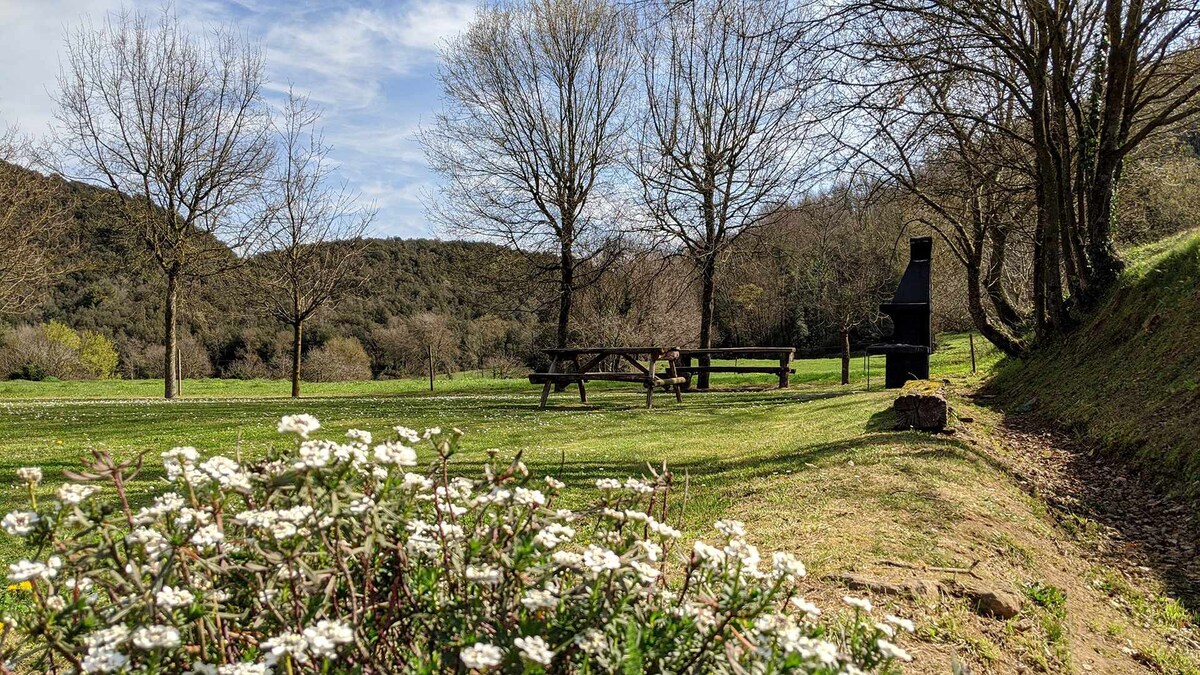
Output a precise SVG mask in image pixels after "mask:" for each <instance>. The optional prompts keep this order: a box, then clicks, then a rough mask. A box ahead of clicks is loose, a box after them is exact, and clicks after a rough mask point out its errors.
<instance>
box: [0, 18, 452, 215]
mask: <svg viewBox="0 0 1200 675" xmlns="http://www.w3.org/2000/svg"><path fill="white" fill-rule="evenodd" d="M123 6H124V7H130V8H134V9H140V10H144V11H148V12H152V13H153V12H157V11H159V10H160V9H161V7H162V6H163V3H162V2H161V0H152V1H151V0H124V1H122V0H0V128H2V127H3V126H6V125H11V124H16V125H17V126H18V127H19V128H20V130H21V131H23V132H25V133H27V134H30V135H32V136H35V137H37V136H40V135H44V134H46V133H47V130H48V128H49V126H48V125H49V124H50V123H51V122H52V120H53V101H52V94H53V91H54V90H55V89H56V87H57V76H58V72H59V62H60V55H61V53H62V51H63V35H64V32H65V31H66V30H67V29H71V28H74V27H76V26H78V25H80V24H81V23H82V22H84V21H87V20H91V21H93V22H99V21H100V20H102V19H103V18H104V15H105V13H106V12H112V11H118V10H120V9H121V8H122V7H123ZM174 8H175V11H176V13H177V14H178V15H179V17H180V19H181V20H182V21H183V22H184V23H185V24H186V25H187V26H188V27H189V28H191V29H193V30H204V29H205V28H206V27H209V26H219V25H232V26H235V27H236V28H237V29H238V30H240V31H241V32H242V33H243V35H245V37H246V38H248V39H249V40H251V41H254V42H257V43H258V44H259V46H260V47H261V49H262V51H263V55H264V58H265V61H266V70H267V77H268V79H269V84H268V92H269V95H270V96H272V97H275V98H279V97H282V96H284V95H286V92H287V89H288V86H289V85H291V86H293V87H294V88H295V90H296V91H297V92H299V93H303V94H307V95H308V96H309V97H310V99H311V100H312V101H313V102H314V103H316V104H318V105H320V106H321V108H322V109H323V110H324V115H323V118H322V123H323V126H324V131H325V139H326V141H327V142H328V143H329V145H331V146H332V148H333V149H332V152H331V153H330V154H331V158H332V159H333V160H335V161H336V162H338V164H339V173H340V177H341V178H343V179H345V180H346V182H347V183H348V184H349V186H350V187H351V188H352V189H354V190H357V191H358V192H359V193H360V194H361V195H362V197H363V200H364V201H365V202H368V203H371V202H373V203H374V204H375V205H376V206H377V207H378V209H379V213H378V216H377V217H376V219H375V223H374V225H373V227H372V231H371V234H372V235H374V236H385V237H390V236H399V237H430V236H434V235H435V234H436V233H435V232H434V231H433V229H432V228H431V226H430V225H429V224H428V222H427V220H426V218H425V214H424V209H423V207H422V205H421V197H422V195H423V194H424V193H425V192H427V190H428V188H429V187H430V186H431V185H432V184H433V181H434V180H436V179H435V177H434V176H433V174H432V173H431V172H430V170H429V168H428V166H427V165H426V163H425V158H424V155H423V153H422V152H421V148H420V146H419V145H418V144H417V142H416V139H415V132H416V131H417V130H418V129H419V128H420V125H421V124H428V123H430V122H431V120H432V116H433V114H434V112H435V111H436V110H437V108H438V106H439V103H438V99H439V95H440V89H439V84H438V81H437V63H438V48H439V46H440V45H442V44H443V43H444V41H445V40H446V39H448V38H450V37H453V36H454V35H456V34H458V33H459V32H461V31H462V30H464V29H465V28H466V27H467V25H468V24H469V23H470V21H471V18H472V14H473V8H474V2H472V1H465V0H176V2H175V3H174Z"/></svg>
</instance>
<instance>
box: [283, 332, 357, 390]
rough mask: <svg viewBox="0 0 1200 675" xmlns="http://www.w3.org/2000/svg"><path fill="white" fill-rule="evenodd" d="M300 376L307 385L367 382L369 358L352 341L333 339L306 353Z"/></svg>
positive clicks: (341, 338)
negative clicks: (310, 383) (312, 383)
mask: <svg viewBox="0 0 1200 675" xmlns="http://www.w3.org/2000/svg"><path fill="white" fill-rule="evenodd" d="M300 374H301V376H302V377H303V378H304V379H305V380H308V381H310V382H351V381H357V380H369V379H371V357H370V356H367V351H366V350H365V349H363V346H362V343H361V342H359V341H358V340H357V339H355V338H352V337H336V338H333V339H331V340H329V341H328V342H326V343H325V344H323V345H321V346H320V347H317V348H316V349H314V350H312V351H311V352H309V353H308V358H307V359H305V362H304V367H303V369H302V370H301V371H300Z"/></svg>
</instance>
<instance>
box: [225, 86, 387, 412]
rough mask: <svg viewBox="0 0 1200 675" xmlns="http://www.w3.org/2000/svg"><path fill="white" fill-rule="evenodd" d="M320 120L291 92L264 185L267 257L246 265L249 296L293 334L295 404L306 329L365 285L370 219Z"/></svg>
mask: <svg viewBox="0 0 1200 675" xmlns="http://www.w3.org/2000/svg"><path fill="white" fill-rule="evenodd" d="M319 121H320V111H318V110H317V109H316V108H315V107H313V106H312V105H311V104H310V103H309V100H308V98H307V97H303V96H299V95H296V94H295V93H292V92H289V94H288V98H287V101H286V102H285V103H284V106H283V110H282V112H281V113H280V116H279V118H278V120H277V121H276V123H275V124H274V127H275V129H276V134H277V136H278V139H279V143H278V145H279V152H278V162H277V165H276V167H275V168H274V171H273V172H272V174H271V177H270V180H269V182H268V184H267V194H268V195H269V204H268V206H267V208H266V213H267V216H266V219H265V223H266V225H265V228H264V238H263V245H264V247H265V248H266V251H265V252H264V253H262V254H261V255H258V256H256V257H255V258H254V260H253V261H252V262H251V263H250V265H249V269H250V271H251V275H250V277H251V279H252V280H253V281H254V283H253V290H252V291H251V294H250V297H251V298H254V299H257V300H259V301H261V302H263V303H264V304H265V305H266V307H267V309H268V311H270V312H271V314H272V315H273V316H274V317H275V318H277V319H278V320H279V321H282V322H283V323H285V324H287V325H288V326H290V327H291V329H292V367H291V377H292V398H299V396H300V364H301V360H300V357H301V353H302V352H303V340H304V323H305V322H306V321H308V319H309V318H310V317H312V316H313V314H315V313H316V312H317V311H318V310H319V309H321V308H322V307H325V306H328V305H332V304H334V303H336V302H337V301H338V300H339V299H340V298H341V297H342V296H343V295H345V293H346V292H348V291H349V290H351V289H352V288H354V287H356V286H357V285H359V284H360V283H361V282H362V281H364V280H363V279H362V278H361V276H360V275H359V274H358V263H359V262H361V260H362V255H363V250H364V245H363V241H362V237H363V234H364V233H365V232H366V230H367V228H368V227H369V226H370V224H371V221H372V219H373V218H374V216H375V212H374V210H373V209H369V208H362V207H360V206H359V204H358V198H357V196H356V195H354V194H353V193H351V192H350V191H349V190H348V189H347V188H346V186H345V185H344V184H339V183H337V182H335V181H334V180H333V169H334V164H333V163H332V162H331V161H330V159H329V151H330V147H329V146H328V145H326V144H325V142H324V139H323V137H322V135H321V133H320V131H319V129H318V128H317V125H318V123H319Z"/></svg>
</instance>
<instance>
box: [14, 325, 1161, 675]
mask: <svg viewBox="0 0 1200 675" xmlns="http://www.w3.org/2000/svg"><path fill="white" fill-rule="evenodd" d="M967 344H968V341H967V337H966V336H965V335H949V336H942V339H941V340H940V349H939V351H938V352H937V353H936V354H935V355H934V357H933V359H932V368H931V370H932V375H933V377H935V378H950V379H952V380H953V381H954V382H955V383H956V384H960V385H972V384H974V383H976V382H977V381H978V378H981V377H983V375H984V373H986V372H988V371H989V370H990V369H991V368H992V366H993V365H994V364H995V363H996V361H997V360H998V355H997V354H996V353H995V352H994V350H992V349H991V348H990V347H988V346H987V345H985V344H984V343H983V341H982V340H978V339H977V340H976V345H977V347H979V354H978V363H979V369H980V372H979V375H972V374H971V372H970V370H971V369H970V358H969V350H968V347H967ZM852 365H853V369H852V377H853V383H852V384H851V385H849V386H842V385H840V384H838V378H839V376H840V368H841V364H840V361H839V360H838V359H813V360H805V361H800V362H798V363H796V370H797V373H796V375H794V376H793V378H792V382H793V386H792V387H791V388H790V389H787V390H779V389H777V388H775V386H774V385H775V379H774V378H773V377H771V376H732V375H722V376H719V377H716V378H715V380H714V381H715V384H716V387H715V390H714V391H712V392H709V393H703V394H702V393H688V394H685V396H684V400H683V402H682V403H676V402H675V400H674V397H673V396H670V395H665V394H663V395H657V396H656V406H655V408H654V409H653V410H646V409H645V408H644V402H645V399H644V394H643V392H642V390H641V388H640V387H638V386H631V385H628V384H621V383H599V382H597V383H593V384H592V385H590V386H589V392H588V393H589V396H588V398H589V402H588V403H587V404H586V405H585V404H581V403H579V401H578V396H577V393H576V392H575V390H574V389H573V388H572V389H568V390H567V391H565V392H562V393H557V394H553V395H552V396H551V399H550V402H551V406H550V407H549V408H548V409H545V410H539V409H538V408H537V404H538V394H539V390H540V388H539V387H534V386H532V385H529V384H528V382H526V381H525V380H493V379H487V378H483V377H480V376H478V375H474V376H472V375H465V374H464V375H459V376H455V377H454V378H453V379H452V380H446V379H445V378H439V379H438V381H437V383H436V391H434V392H433V393H430V392H429V391H428V390H427V388H428V382H427V381H425V380H420V379H414V380H396V381H387V382H358V383H346V384H309V385H306V388H305V392H306V395H305V398H303V399H301V400H299V401H293V400H291V399H289V398H287V397H286V392H287V384H286V383H283V382H265V381H263V382H237V381H218V380H211V381H210V380H206V381H196V382H193V381H185V382H184V388H183V389H184V392H185V398H184V399H183V400H179V401H174V402H165V401H162V400H161V399H158V398H157V396H158V387H159V386H160V384H159V383H158V382H129V381H116V382H58V383H29V382H6V383H0V509H2V511H0V512H4V511H7V510H9V509H12V508H19V507H21V506H23V505H24V504H26V502H27V496H26V494H25V490H24V489H23V488H22V486H20V485H18V484H17V481H16V475H15V473H16V470H17V468H19V467H21V466H33V465H36V466H41V467H42V468H43V469H44V471H45V474H46V481H45V483H44V484H43V485H42V486H41V488H40V492H41V493H42V494H43V495H45V496H47V497H48V496H49V495H51V494H52V493H53V490H54V487H55V486H56V485H57V484H58V483H60V482H61V481H62V478H61V475H62V474H61V472H62V470H64V469H73V468H76V467H78V466H79V465H80V461H81V460H82V459H84V458H86V457H87V456H88V455H89V453H90V451H92V450H100V451H106V452H110V453H112V454H113V455H115V456H116V457H117V458H119V459H131V458H133V457H135V456H137V455H138V454H139V453H146V454H147V463H146V467H147V468H146V470H144V471H143V473H142V474H141V475H140V476H139V477H138V479H137V480H136V481H134V483H133V484H132V489H133V491H134V494H135V500H137V501H144V500H146V499H148V496H149V494H151V493H152V492H155V491H159V490H161V489H163V488H164V487H165V484H164V482H163V481H162V472H161V464H160V462H159V459H158V454H159V453H161V452H163V451H165V450H167V449H169V448H171V447H173V446H177V445H193V446H196V447H197V448H199V449H200V450H201V452H202V453H205V454H215V453H222V454H226V455H230V456H234V455H237V456H240V457H242V458H247V459H248V458H253V457H255V456H260V455H261V454H263V453H264V452H266V451H267V450H268V449H269V448H270V447H271V445H272V444H274V443H293V442H294V441H293V440H290V439H287V438H283V437H281V436H279V435H278V434H277V433H276V432H275V426H276V422H277V421H278V419H279V417H280V416H281V415H285V414H289V413H295V412H308V413H312V414H314V415H316V416H317V417H319V418H320V419H321V422H322V425H323V428H322V430H321V431H320V432H318V436H323V437H329V438H338V437H341V436H342V434H344V433H345V431H346V430H348V429H351V428H359V429H367V430H370V431H373V432H376V433H377V434H379V435H383V434H386V433H388V431H389V429H390V427H392V426H393V425H396V424H404V425H407V426H410V427H416V428H421V427H426V426H442V427H449V426H454V427H458V428H460V429H462V430H464V431H465V432H466V437H465V439H464V449H463V453H462V454H461V455H460V456H459V457H458V458H457V459H456V460H455V462H456V466H457V467H458V470H459V471H461V472H463V473H476V472H477V471H478V467H479V462H480V460H482V459H483V458H484V457H486V454H487V451H488V450H489V449H493V448H495V449H498V450H499V452H500V453H501V455H502V456H512V455H515V454H516V453H518V452H520V453H522V456H523V458H524V460H525V461H526V462H527V463H528V464H529V466H530V468H531V470H532V471H533V472H534V473H535V474H539V475H540V474H553V475H556V476H559V477H560V478H561V479H563V480H565V481H566V482H567V483H568V485H569V486H570V488H571V489H570V491H569V493H568V495H569V496H568V500H569V501H570V502H573V503H579V502H581V501H584V500H587V499H589V498H590V497H591V496H593V495H594V493H595V489H594V483H595V480H596V479H597V478H600V477H615V478H624V477H626V476H630V475H639V474H642V473H643V472H644V471H645V470H646V465H647V463H650V464H653V465H655V466H661V465H662V464H663V463H666V465H667V466H668V467H669V468H670V470H671V471H672V472H673V473H674V476H675V488H674V492H673V497H672V504H673V506H672V512H671V513H670V520H671V521H672V523H673V524H675V525H677V526H678V527H680V528H681V529H683V530H684V532H685V536H687V537H688V538H689V539H690V538H709V539H711V538H712V536H713V535H712V529H711V528H712V523H713V521H715V520H717V519H719V518H736V519H739V520H743V521H745V522H746V523H747V527H748V529H749V531H750V537H751V539H752V540H753V541H754V542H755V543H756V544H758V545H760V546H761V547H763V548H764V549H765V550H767V551H773V550H788V551H792V552H794V553H797V554H799V555H800V556H802V557H803V559H804V560H805V561H806V563H807V564H808V567H809V571H810V575H809V581H808V582H806V584H807V585H806V587H805V588H804V589H803V592H804V594H805V595H806V597H809V598H811V599H813V600H815V601H817V602H818V603H820V604H822V605H824V606H826V607H832V608H836V607H837V606H838V605H839V604H840V597H841V596H842V595H843V594H844V593H846V592H847V590H846V588H845V586H843V585H842V584H841V583H840V582H838V581H836V580H833V579H830V578H829V576H828V575H831V574H837V573H840V572H844V571H859V572H863V571H865V572H867V573H869V574H874V575H880V576H883V577H885V578H887V577H894V576H896V575H900V576H907V575H909V574H910V572H905V571H904V569H903V568H902V567H900V568H898V567H896V566H895V565H897V564H899V565H902V566H903V565H909V566H911V567H914V568H922V567H924V566H946V567H969V566H974V569H975V571H976V573H978V574H979V575H981V578H983V579H986V580H991V582H993V583H996V584H1000V585H1001V586H1002V587H1009V588H1011V589H1012V590H1013V591H1016V590H1017V589H1019V588H1021V587H1022V585H1023V584H1031V583H1052V584H1055V585H1057V586H1059V587H1062V588H1067V589H1068V591H1067V593H1068V595H1067V598H1068V599H1067V611H1068V619H1067V621H1066V622H1067V624H1069V625H1070V626H1071V630H1070V632H1069V633H1068V634H1067V635H1066V637H1063V636H1062V635H1059V634H1058V633H1055V634H1050V633H1049V632H1046V631H1042V630H1040V629H1034V630H1026V629H1021V630H1017V629H1015V628H1014V626H1018V625H1025V624H1022V623H1020V622H1022V621H1026V622H1027V621H1028V620H1030V618H1036V616H1034V615H1033V614H1028V615H1027V613H1026V612H1023V613H1022V614H1021V616H1020V617H1018V618H1016V619H1013V620H1011V621H1009V622H1005V623H996V622H993V621H991V620H987V619H979V618H978V617H975V616H974V614H973V613H972V612H971V611H970V609H969V607H968V606H967V605H966V604H965V603H962V602H949V603H948V604H944V603H943V604H936V605H927V604H926V605H923V604H915V605H914V604H912V603H908V602H907V601H905V600H903V599H901V598H896V597H891V596H875V597H874V598H873V599H874V600H875V602H876V604H877V605H879V606H880V607H881V609H882V610H883V611H887V612H892V613H897V614H903V615H905V616H910V617H912V618H913V619H914V620H916V621H917V624H918V635H917V637H916V640H917V643H916V644H912V643H909V645H908V646H909V647H910V651H912V652H913V653H914V655H915V656H916V657H917V661H916V662H915V663H914V664H913V667H912V668H911V669H906V672H930V673H933V672H938V673H942V672H947V670H948V664H949V663H950V660H951V658H952V657H951V655H952V654H958V655H960V656H962V657H964V658H966V659H967V661H969V662H970V663H973V664H975V665H976V666H977V667H978V668H979V669H980V670H979V672H993V671H994V669H995V668H996V667H997V666H999V665H1000V664H1016V663H1023V664H1027V665H1029V664H1044V665H1042V667H1043V669H1044V670H1047V671H1049V672H1056V671H1060V670H1070V669H1071V666H1070V664H1069V661H1070V659H1071V658H1072V657H1071V654H1072V653H1081V654H1084V653H1085V654H1092V653H1094V651H1095V648H1096V645H1095V643H1096V641H1110V640H1109V638H1106V637H1103V636H1099V637H1098V636H1097V633H1096V632H1095V631H1093V630H1092V629H1090V628H1088V626H1089V625H1090V624H1086V623H1085V619H1084V618H1085V617H1100V618H1099V619H1097V621H1098V622H1099V623H1097V625H1119V626H1121V627H1122V630H1123V631H1126V633H1125V634H1126V635H1127V636H1128V637H1127V639H1130V640H1132V641H1133V642H1134V644H1135V646H1137V647H1138V648H1139V649H1141V648H1143V646H1144V647H1145V649H1154V648H1159V647H1161V646H1162V644H1163V643H1162V642H1161V639H1160V638H1158V637H1157V636H1155V635H1153V634H1149V633H1146V632H1145V631H1141V629H1139V628H1138V627H1137V626H1136V625H1135V624H1134V623H1133V622H1132V620H1129V619H1127V618H1123V617H1121V616H1119V615H1118V614H1117V612H1116V610H1114V609H1112V608H1111V607H1109V605H1108V604H1107V598H1106V597H1103V596H1102V595H1101V594H1100V593H1099V592H1098V591H1096V590H1094V589H1092V588H1090V587H1088V586H1086V585H1084V584H1083V583H1082V582H1081V581H1080V577H1079V574H1078V566H1077V564H1076V563H1075V562H1073V561H1072V560H1070V559H1068V558H1066V557H1064V554H1063V553H1062V552H1061V550H1060V546H1063V544H1062V543H1061V542H1059V543H1055V544H1054V545H1053V546H1052V545H1051V543H1052V542H1053V541H1055V540H1056V538H1057V537H1058V535H1057V534H1056V530H1055V526H1054V525H1053V523H1052V522H1051V521H1050V520H1049V519H1048V518H1047V516H1046V512H1045V507H1044V505H1042V504H1041V503H1040V502H1037V501H1036V500H1035V499H1034V498H1032V497H1030V496H1028V495H1026V494H1025V493H1024V492H1023V491H1022V490H1021V489H1020V488H1019V487H1018V485H1017V484H1016V483H1015V482H1014V481H1013V480H1012V479H1011V477H1010V475H1009V474H1008V473H1007V472H1006V471H1005V470H1004V469H1003V467H1002V466H1000V465H999V463H998V462H997V459H996V457H995V456H993V455H992V454H991V452H990V451H988V450H986V449H984V448H983V447H982V446H981V445H980V444H979V442H978V440H977V438H976V436H977V435H978V434H987V433H988V431H987V429H988V428H989V427H990V425H991V424H993V423H994V416H992V413H990V412H989V411H985V410H980V409H977V408H975V407H973V406H971V405H970V404H968V403H966V402H962V401H957V402H956V403H957V405H959V406H960V410H962V411H964V412H963V413H962V414H964V415H970V416H973V417H975V419H976V421H975V422H974V423H972V424H971V425H970V426H969V428H968V427H960V431H959V433H957V434H955V435H949V436H947V435H929V434H924V433H918V432H898V431H894V430H892V428H891V427H892V415H891V412H890V404H891V401H892V399H893V398H894V396H895V392H893V391H886V390H883V389H881V388H880V386H881V384H882V376H883V359H873V371H874V372H873V375H872V382H873V387H872V389H871V390H869V391H868V390H867V389H866V387H865V377H864V373H863V371H862V360H861V359H855V360H854V361H853V363H852ZM426 457H428V452H427V451H426ZM106 496H107V497H108V498H110V499H111V498H112V497H113V494H112V490H111V488H106V490H105V492H104V493H102V495H101V496H100V497H99V498H100V499H104V498H105V497H106ZM1068 546H1069V544H1068ZM28 555H30V552H28V551H25V550H23V548H22V544H21V542H20V541H18V540H16V539H14V538H12V537H7V536H5V535H3V534H0V562H11V561H13V560H15V559H17V558H19V557H23V556H28ZM4 599H5V596H0V600H4ZM19 600H20V599H19V598H16V599H15V601H19ZM1030 611H1034V610H1030ZM1101 619H1102V621H1101ZM1060 632H1061V631H1060ZM1056 636H1057V637H1056ZM1064 640H1065V641H1066V642H1063V641H1064ZM1100 648H1102V649H1103V650H1104V652H1105V653H1111V654H1113V655H1114V656H1113V658H1115V659H1124V661H1123V662H1122V664H1121V668H1124V667H1126V666H1132V665H1133V662H1132V661H1131V660H1129V658H1128V657H1126V656H1122V655H1121V652H1120V651H1118V646H1117V645H1115V643H1114V644H1112V645H1109V644H1107V643H1105V644H1103V645H1101V647H1100ZM1047 654H1052V655H1053V656H1049V657H1048V656H1047ZM1170 654H1172V655H1173V654H1175V651H1170ZM1089 658H1090V657H1089ZM1180 658H1183V657H1180ZM1047 659H1050V660H1049V661H1047ZM1106 672H1128V670H1127V669H1126V670H1121V669H1120V668H1118V669H1117V670H1109V671H1106Z"/></svg>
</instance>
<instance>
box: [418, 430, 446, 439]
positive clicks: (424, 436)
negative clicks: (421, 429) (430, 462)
mask: <svg viewBox="0 0 1200 675" xmlns="http://www.w3.org/2000/svg"><path fill="white" fill-rule="evenodd" d="M441 435H442V428H441V427H429V428H428V429H426V430H425V433H423V434H421V439H422V440H426V441H427V440H429V439H431V438H433V437H434V436H441Z"/></svg>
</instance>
